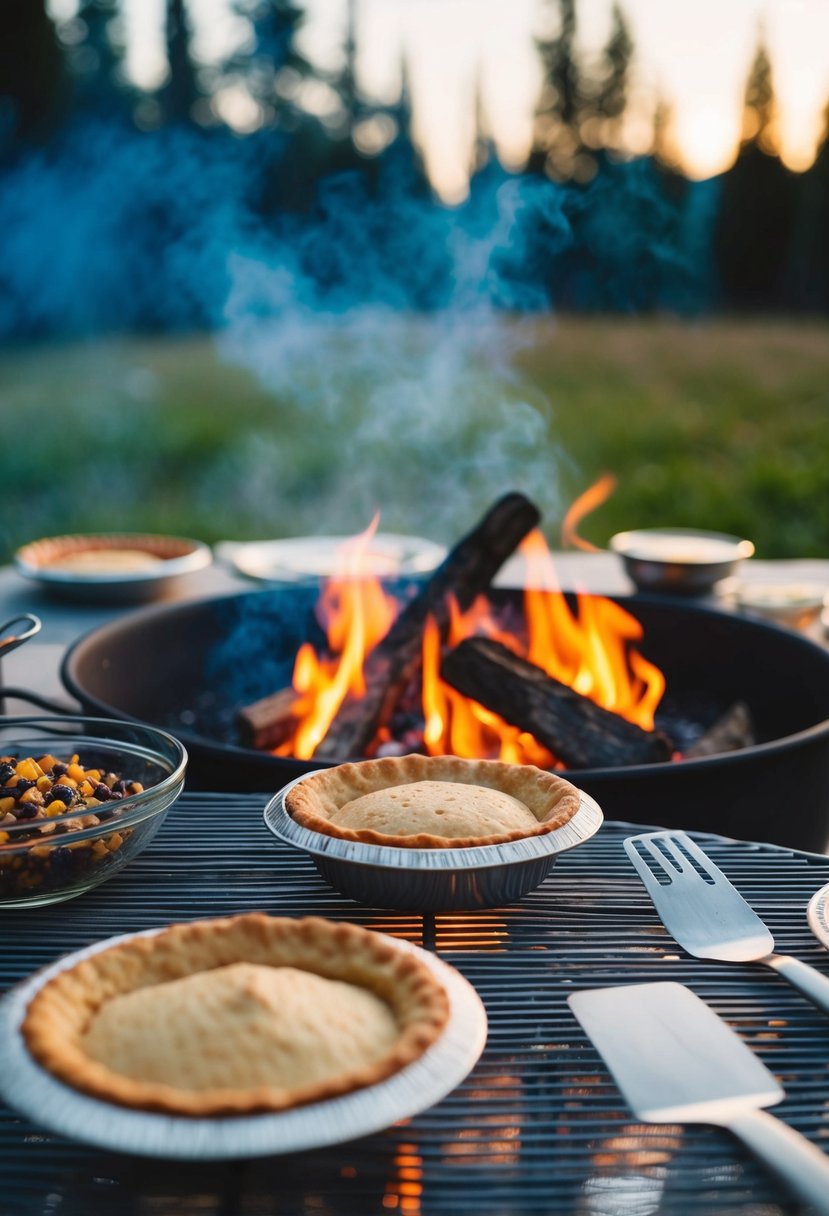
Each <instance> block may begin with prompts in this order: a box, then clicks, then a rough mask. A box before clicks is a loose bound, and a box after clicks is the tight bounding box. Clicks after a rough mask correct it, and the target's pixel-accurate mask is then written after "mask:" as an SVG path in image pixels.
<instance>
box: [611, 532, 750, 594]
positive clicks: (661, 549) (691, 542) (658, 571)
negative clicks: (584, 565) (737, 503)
mask: <svg viewBox="0 0 829 1216" xmlns="http://www.w3.org/2000/svg"><path fill="white" fill-rule="evenodd" d="M610 548H611V549H612V550H613V552H614V553H618V555H619V557H620V558H621V560H622V564H623V565H624V568H625V570H626V572H627V574H628V576H629V578H630V579H631V581H632V582H633V583H634V584H635V586H636V587H637V588H638V589H639V590H640V591H656V592H661V593H663V594H668V595H705V594H707V593H708V592H709V591H711V589H712V588H713V587H714V586H715V584H716V583H718V582H719V581H720V580H721V579H724V578H729V577H730V576H731V575H733V574H734V572H735V570H736V569H737V567H738V566H739V565H740V563H741V562H742V561H744V560H745V559H746V558H748V557H751V556H752V554H753V553H754V545H753V544H752V543H751V541H750V540H741V539H740V537H738V536H729V535H728V534H727V533H725V532H699V531H696V530H695V529H692V528H640V529H639V530H637V531H633V532H617V533H616V535H615V536H611V538H610Z"/></svg>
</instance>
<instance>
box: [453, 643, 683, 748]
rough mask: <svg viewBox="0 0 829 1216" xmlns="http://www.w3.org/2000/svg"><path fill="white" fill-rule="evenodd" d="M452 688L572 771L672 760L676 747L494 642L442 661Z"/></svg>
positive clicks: (466, 647) (467, 646)
mask: <svg viewBox="0 0 829 1216" xmlns="http://www.w3.org/2000/svg"><path fill="white" fill-rule="evenodd" d="M441 675H442V676H443V678H444V680H445V681H446V683H447V684H451V686H452V687H453V688H455V689H457V691H458V692H460V693H463V694H464V695H465V696H467V697H471V698H472V699H473V700H475V701H478V702H479V703H480V704H481V705H485V706H486V708H487V709H489V710H491V711H492V712H493V713H496V714H499V715H500V717H502V718H503V719H504V720H505V721H506V722H509V723H510V724H511V725H512V726H517V727H518V728H519V730H525V731H529V733H530V734H531V735H534V736H535V738H536V739H537V740H538V742H539V743H541V744H543V745H544V747H546V748H548V750H549V751H551V752H552V753H553V754H554V755H555V756H557V757H558V759H560V760H561V761H563V763H564V764H565V765H566V766H567V768H572V769H579V768H605V767H609V768H612V767H616V766H618V765H628V764H654V763H657V762H659V761H662V760H668V759H669V758H670V755H671V751H672V750H673V749H672V746H671V743H670V741H669V740H668V739H667V738H666V737H665V735H663V734H661V733H660V732H658V731H646V730H642V728H641V727H639V726H636V725H635V724H634V723H633V722H628V721H627V720H626V719H625V718H620V717H619V715H618V714H614V713H611V712H610V711H609V710H607V709H602V707H601V706H599V705H596V704H595V703H594V702H593V701H591V700H589V698H587V697H583V696H582V695H581V693H578V692H576V691H575V690H574V689H572V688H569V687H568V686H567V685H566V684H562V683H561V682H560V681H559V680H556V679H554V678H553V677H552V676H548V675H547V673H546V672H544V671H542V670H541V668H540V667H536V666H535V664H534V663H529V662H527V660H526V659H522V658H520V657H519V656H518V655H516V654H514V653H513V652H512V651H511V650H508V649H507V648H506V646H502V645H501V644H500V643H499V642H493V641H492V640H490V639H489V638H468V639H467V640H466V641H464V642H461V643H460V645H459V646H457V647H456V648H455V649H454V650H452V651H450V653H449V654H447V655H446V657H445V658H444V660H443V663H442V666H441Z"/></svg>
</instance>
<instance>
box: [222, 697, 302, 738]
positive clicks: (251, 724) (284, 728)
mask: <svg viewBox="0 0 829 1216" xmlns="http://www.w3.org/2000/svg"><path fill="white" fill-rule="evenodd" d="M296 700H297V694H296V693H295V692H294V690H293V688H282V689H280V691H279V692H275V693H272V694H271V695H270V696H269V697H263V698H262V700H261V701H254V702H253V704H252V705H246V706H245V707H244V708H243V709H240V710H239V712H238V714H237V715H236V721H237V723H238V725H239V730H240V731H241V734H242V736H243V738H244V741H245V743H246V744H247V745H248V746H249V747H256V748H261V749H262V750H265V749H268V748H274V747H278V746H279V744H280V743H284V741H285V740H286V739H287V738H288V736H289V734H290V733H291V731H292V730H293V727H294V725H295V724H296V717H295V715H294V706H295V705H296Z"/></svg>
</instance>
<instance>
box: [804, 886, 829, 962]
mask: <svg viewBox="0 0 829 1216" xmlns="http://www.w3.org/2000/svg"><path fill="white" fill-rule="evenodd" d="M806 919H807V920H808V922H809V928H810V929H811V930H812V932H813V933H814V935H815V937H816V938H817V939H818V941H819V942H820V944H821V945H822V946H825V947H826V949H827V950H829V882H828V883H827V884H826V886H825V887H821V888H820V890H819V891H815V893H814V895H813V896H812V898H811V899H810V900H809V906H808V907H807V909H806Z"/></svg>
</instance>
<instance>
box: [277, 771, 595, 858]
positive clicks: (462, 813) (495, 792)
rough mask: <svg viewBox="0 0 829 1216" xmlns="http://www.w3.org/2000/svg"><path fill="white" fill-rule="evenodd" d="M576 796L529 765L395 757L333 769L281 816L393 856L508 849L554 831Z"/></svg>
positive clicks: (288, 803) (290, 796)
mask: <svg viewBox="0 0 829 1216" xmlns="http://www.w3.org/2000/svg"><path fill="white" fill-rule="evenodd" d="M578 807H579V792H578V790H577V789H576V788H575V786H573V785H571V784H570V783H569V781H564V780H563V779H562V778H561V777H556V776H555V775H554V774H553V773H548V772H545V771H544V770H543V769H540V768H535V767H533V766H532V765H529V764H503V763H501V762H500V761H498V760H461V759H459V758H458V757H456V756H434V757H433V756H401V757H399V758H398V757H391V756H388V757H383V759H381V760H365V761H363V762H361V763H355V764H340V765H338V766H337V767H336V768H330V769H325V770H323V771H322V772H319V773H314V774H313V775H312V776H310V777H308V778H306V779H304V780H302V781H300V782H298V783H297V784H296V785H295V786H293V787H292V788H291V789H290V790H289V791H288V793H287V794H286V795H285V809H286V810H287V812H288V814H289V815H291V816H292V817H293V819H294V820H295V821H296V822H297V823H299V824H301V825H302V826H303V827H306V828H310V829H311V830H312V831H315V832H322V833H324V834H325V835H328V836H337V837H339V838H340V839H341V840H356V841H362V842H363V843H364V844H382V845H389V846H391V847H398V848H414V849H448V848H455V849H458V848H470V847H473V846H475V845H487V844H508V843H509V842H510V841H514V840H522V839H524V838H525V837H527V836H540V835H543V834H544V833H546V832H552V831H554V830H555V829H556V828H560V827H561V826H562V824H565V823H566V822H567V821H568V820H569V819H571V818H572V817H573V815H575V813H576V811H577V810H578Z"/></svg>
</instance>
